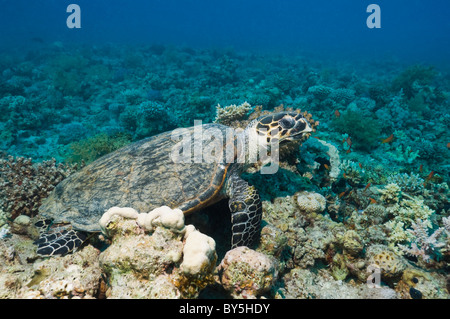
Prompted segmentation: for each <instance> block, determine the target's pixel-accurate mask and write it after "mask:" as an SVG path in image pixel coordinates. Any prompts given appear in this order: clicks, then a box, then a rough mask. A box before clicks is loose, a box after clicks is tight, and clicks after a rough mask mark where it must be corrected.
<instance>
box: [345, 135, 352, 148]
mask: <svg viewBox="0 0 450 319" xmlns="http://www.w3.org/2000/svg"><path fill="white" fill-rule="evenodd" d="M346 142H347V144H348V146H349V147H350V146H352V140H351V139H350V136H349V137H347V141H346Z"/></svg>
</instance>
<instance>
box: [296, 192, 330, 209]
mask: <svg viewBox="0 0 450 319" xmlns="http://www.w3.org/2000/svg"><path fill="white" fill-rule="evenodd" d="M295 197H296V199H297V205H298V207H299V208H300V210H301V211H302V212H303V213H305V214H307V215H311V214H319V213H321V212H323V211H324V210H325V208H326V204H327V201H326V199H325V197H323V196H322V195H321V194H319V193H313V192H306V191H304V192H299V193H297V194H295Z"/></svg>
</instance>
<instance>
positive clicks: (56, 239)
mask: <svg viewBox="0 0 450 319" xmlns="http://www.w3.org/2000/svg"><path fill="white" fill-rule="evenodd" d="M86 238H87V235H86V233H85V232H80V231H76V230H74V229H69V230H67V229H66V230H63V231H59V232H55V233H51V234H43V235H41V237H40V238H39V239H38V240H37V241H36V242H35V244H37V245H38V249H37V254H38V255H39V256H62V255H65V254H67V253H70V252H71V251H73V250H76V249H77V248H78V247H80V246H81V244H83V242H84V241H85V240H86Z"/></svg>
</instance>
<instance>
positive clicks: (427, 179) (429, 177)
mask: <svg viewBox="0 0 450 319" xmlns="http://www.w3.org/2000/svg"><path fill="white" fill-rule="evenodd" d="M433 176H434V171H431V173H430V174H428V176H427V178H426V179H425V181H427V182H428V181H429V180H430V179H432V178H433Z"/></svg>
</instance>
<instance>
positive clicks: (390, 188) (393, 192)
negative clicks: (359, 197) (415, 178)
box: [379, 183, 401, 204]
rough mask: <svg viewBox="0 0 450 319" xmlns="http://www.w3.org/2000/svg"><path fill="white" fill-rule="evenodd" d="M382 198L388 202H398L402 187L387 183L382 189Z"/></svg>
mask: <svg viewBox="0 0 450 319" xmlns="http://www.w3.org/2000/svg"><path fill="white" fill-rule="evenodd" d="M379 192H380V193H381V200H382V201H383V202H385V203H388V204H393V203H398V201H399V200H400V195H401V189H400V187H399V186H398V185H397V184H394V183H391V184H387V185H386V186H385V187H384V188H383V189H380V190H379Z"/></svg>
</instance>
